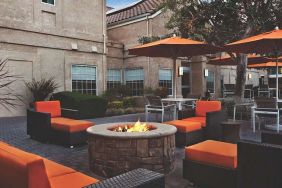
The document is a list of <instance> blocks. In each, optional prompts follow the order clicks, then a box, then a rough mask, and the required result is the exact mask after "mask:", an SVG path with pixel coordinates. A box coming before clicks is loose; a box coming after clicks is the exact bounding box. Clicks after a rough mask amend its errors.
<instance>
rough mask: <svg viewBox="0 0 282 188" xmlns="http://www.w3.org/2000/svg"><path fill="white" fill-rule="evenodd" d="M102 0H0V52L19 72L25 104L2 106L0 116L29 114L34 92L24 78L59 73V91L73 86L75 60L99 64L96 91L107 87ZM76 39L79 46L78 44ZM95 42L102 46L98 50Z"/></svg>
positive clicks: (17, 85)
mask: <svg viewBox="0 0 282 188" xmlns="http://www.w3.org/2000/svg"><path fill="white" fill-rule="evenodd" d="M102 2H103V0H95V1H92V0H80V1H76V0H57V1H56V5H55V6H53V5H48V4H43V3H41V0H30V1H20V0H13V1H10V0H2V1H0V58H8V59H9V61H8V67H7V68H8V69H9V70H10V72H11V73H15V74H17V75H19V76H20V78H19V79H18V81H17V82H15V83H14V86H13V89H14V92H16V93H18V94H21V95H23V96H24V99H25V100H24V102H25V104H24V105H22V106H19V107H17V108H16V109H11V110H10V111H8V110H6V109H3V108H2V107H0V117H6V116H20V115H25V110H26V105H28V102H29V98H30V95H29V93H28V92H27V90H26V88H25V86H24V82H25V81H30V80H32V78H35V79H40V78H42V77H46V78H49V77H52V76H53V77H54V78H55V80H56V81H57V82H58V84H59V88H58V91H64V90H71V65H73V64H88V65H93V66H96V67H97V87H98V88H97V94H101V93H103V91H104V89H105V85H104V83H105V79H104V72H105V71H106V56H105V54H104V44H103V41H104V36H103V31H104V33H105V23H104V20H103V13H104V12H103V3H102ZM73 44H76V45H77V49H73V47H72V46H73ZM93 47H94V48H97V51H96V52H93Z"/></svg>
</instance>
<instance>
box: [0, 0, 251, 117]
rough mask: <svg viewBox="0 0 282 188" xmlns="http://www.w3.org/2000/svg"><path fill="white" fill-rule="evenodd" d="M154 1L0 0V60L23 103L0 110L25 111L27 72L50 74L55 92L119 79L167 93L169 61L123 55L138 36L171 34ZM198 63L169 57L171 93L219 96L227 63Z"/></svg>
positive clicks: (92, 88)
mask: <svg viewBox="0 0 282 188" xmlns="http://www.w3.org/2000/svg"><path fill="white" fill-rule="evenodd" d="M160 2H161V0H142V1H139V2H137V3H135V4H132V5H130V6H128V7H125V8H123V9H120V10H112V9H111V8H109V7H106V5H105V1H104V0H95V1H93V0H80V1H77V0H31V1H27V0H26V1H20V0H13V1H9V0H1V1H0V59H4V58H7V59H8V64H7V65H8V66H7V69H8V70H9V72H10V74H12V75H17V76H19V77H20V78H19V79H18V81H17V82H15V83H13V85H12V87H11V88H12V90H13V92H15V93H17V94H19V95H21V96H23V101H24V103H20V106H17V107H16V108H15V109H9V110H7V109H5V108H4V107H2V106H0V117H9V116H22V115H25V113H26V108H27V107H28V105H29V102H30V101H31V95H30V93H29V92H28V91H27V89H26V86H25V82H29V81H31V80H32V79H35V80H40V79H42V78H47V79H48V78H51V77H54V78H55V81H56V82H57V83H58V84H59V88H58V89H57V91H77V92H81V93H84V94H93V95H101V94H102V93H104V91H105V90H106V89H107V88H108V89H109V88H112V87H115V86H117V85H120V84H124V85H126V86H128V88H130V92H131V94H132V95H142V94H143V90H144V89H145V88H157V87H167V88H168V89H169V93H170V94H171V93H172V85H173V80H172V78H173V74H177V73H176V72H173V64H172V63H173V62H172V60H170V59H168V58H149V57H136V56H130V55H128V49H129V48H132V47H134V46H136V45H140V42H139V39H140V38H142V37H152V36H158V37H164V36H165V35H168V34H172V33H173V31H169V30H168V29H166V27H165V24H166V22H167V20H168V19H169V16H170V15H169V13H165V12H163V11H162V10H159V9H158V7H159V5H160ZM106 11H108V12H107V14H106ZM206 62H207V58H206V57H202V56H199V57H193V58H192V59H187V58H183V59H178V60H177V66H178V67H183V76H179V77H177V81H176V82H177V83H176V84H177V95H178V96H183V97H186V96H187V94H201V95H204V93H205V92H206V91H207V90H209V91H210V92H211V93H212V94H213V95H214V96H221V86H222V80H223V82H224V83H227V82H228V81H230V80H231V82H234V76H233V73H232V75H231V77H230V70H228V69H221V68H220V67H217V66H213V65H207V64H206ZM233 72H234V71H233ZM205 73H208V74H207V75H205ZM226 75H228V76H229V77H228V76H226ZM227 77H228V78H227ZM253 78H255V76H253ZM0 94H1V93H0Z"/></svg>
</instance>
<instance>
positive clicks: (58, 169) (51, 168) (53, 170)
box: [43, 159, 76, 178]
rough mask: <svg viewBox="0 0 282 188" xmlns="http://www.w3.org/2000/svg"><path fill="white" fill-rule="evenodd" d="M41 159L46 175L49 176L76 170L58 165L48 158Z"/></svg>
mask: <svg viewBox="0 0 282 188" xmlns="http://www.w3.org/2000/svg"><path fill="white" fill-rule="evenodd" d="M43 161H44V164H45V167H46V172H47V176H48V177H49V178H50V177H56V176H61V175H65V174H69V173H73V172H76V171H75V170H73V169H71V168H68V167H66V166H63V165H60V164H58V163H55V162H53V161H50V160H48V159H43Z"/></svg>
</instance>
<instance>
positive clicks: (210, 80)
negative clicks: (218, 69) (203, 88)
mask: <svg viewBox="0 0 282 188" xmlns="http://www.w3.org/2000/svg"><path fill="white" fill-rule="evenodd" d="M207 91H209V92H210V93H214V92H215V75H214V72H212V71H209V72H208V76H207Z"/></svg>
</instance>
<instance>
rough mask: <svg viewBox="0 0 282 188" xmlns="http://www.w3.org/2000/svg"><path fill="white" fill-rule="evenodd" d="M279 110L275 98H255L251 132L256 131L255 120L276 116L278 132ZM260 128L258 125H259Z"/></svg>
mask: <svg viewBox="0 0 282 188" xmlns="http://www.w3.org/2000/svg"><path fill="white" fill-rule="evenodd" d="M281 110H282V108H280V107H279V106H278V104H277V101H276V98H265V97H258V98H255V106H253V107H252V126H253V132H255V131H256V118H260V117H265V116H269V115H275V116H276V125H277V128H276V129H277V132H279V131H280V124H279V122H280V111H281ZM259 127H260V124H259Z"/></svg>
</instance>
